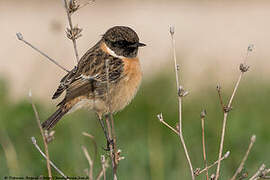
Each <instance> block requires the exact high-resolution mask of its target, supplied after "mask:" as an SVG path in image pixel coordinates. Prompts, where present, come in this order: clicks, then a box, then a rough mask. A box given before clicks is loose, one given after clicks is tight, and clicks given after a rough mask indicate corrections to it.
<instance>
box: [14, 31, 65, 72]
mask: <svg viewBox="0 0 270 180" xmlns="http://www.w3.org/2000/svg"><path fill="white" fill-rule="evenodd" d="M16 35H17V38H18V40H20V41H22V42H24V43H25V44H26V45H28V46H30V47H31V48H32V49H34V50H35V51H37V52H39V53H40V54H41V55H43V56H44V57H46V58H47V59H48V60H49V61H51V62H52V63H54V64H55V65H57V66H58V67H59V68H61V69H62V70H64V71H66V72H69V71H68V70H67V69H66V68H64V67H63V66H61V65H60V64H59V63H58V62H56V61H55V60H54V59H52V58H50V57H49V56H48V55H47V54H46V53H44V52H42V51H41V50H39V49H38V48H37V47H35V46H34V45H33V44H31V43H30V42H28V41H26V40H25V39H24V38H23V35H22V33H17V34H16Z"/></svg>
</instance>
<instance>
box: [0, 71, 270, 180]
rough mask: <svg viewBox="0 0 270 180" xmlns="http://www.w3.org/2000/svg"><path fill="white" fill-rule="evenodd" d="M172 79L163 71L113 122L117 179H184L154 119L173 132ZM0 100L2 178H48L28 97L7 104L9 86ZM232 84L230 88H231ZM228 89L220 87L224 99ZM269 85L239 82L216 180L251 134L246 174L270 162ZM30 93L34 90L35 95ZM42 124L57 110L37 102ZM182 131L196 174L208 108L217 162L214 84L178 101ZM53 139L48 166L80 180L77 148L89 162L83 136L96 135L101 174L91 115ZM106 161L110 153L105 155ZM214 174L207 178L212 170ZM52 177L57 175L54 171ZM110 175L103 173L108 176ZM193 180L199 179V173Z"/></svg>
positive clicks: (82, 114) (209, 139)
mask: <svg viewBox="0 0 270 180" xmlns="http://www.w3.org/2000/svg"><path fill="white" fill-rule="evenodd" d="M171 77H174V74H173V73H164V74H161V75H160V76H159V77H156V78H154V79H152V80H147V81H144V82H143V84H142V86H141V88H140V90H139V92H138V94H137V96H136V98H135V99H134V101H132V103H131V104H130V105H129V106H128V107H127V108H126V109H125V110H123V111H122V112H119V113H118V114H117V115H116V116H115V126H116V133H117V137H118V147H119V148H120V149H121V150H122V155H123V156H124V157H125V160H122V161H121V163H120V166H119V179H134V180H137V179H153V180H163V179H171V180H174V179H179V178H181V179H189V176H190V175H189V169H188V166H187V163H186V159H185V156H184V154H183V150H182V148H181V146H180V143H179V139H178V137H177V136H176V135H175V134H173V133H172V132H171V131H170V130H168V128H166V127H165V126H164V125H162V124H161V123H160V122H159V121H158V119H157V118H156V115H157V114H158V113H160V112H162V113H163V117H164V119H165V120H166V121H167V122H168V123H169V124H171V125H172V126H174V125H175V124H176V122H177V116H178V115H177V101H176V96H175V81H174V79H173V78H171ZM0 84H1V86H0V88H1V91H0V92H1V94H0V103H1V104H0V106H1V109H0V132H1V135H0V143H1V147H0V164H1V168H0V175H1V176H4V175H18V176H25V175H35V176H39V175H41V174H46V173H47V172H46V161H45V160H44V158H42V157H41V155H40V154H39V152H38V151H37V150H36V149H35V148H34V146H33V145H32V143H31V140H30V137H31V136H35V137H36V138H37V140H38V144H39V145H40V146H41V147H43V145H42V140H41V136H40V133H39V129H38V127H37V124H36V120H35V118H34V114H33V110H32V107H31V104H30V102H29V100H28V99H25V100H22V101H19V102H16V103H14V102H11V101H10V100H9V99H8V98H7V94H8V85H7V84H6V83H5V81H1V83H0ZM232 86H233V82H232ZM231 90H232V88H228V89H227V88H225V89H224V91H225V92H223V95H224V99H225V98H227V97H228V96H229V95H230V93H231ZM269 92H270V86H269V85H268V86H267V85H265V84H263V83H262V84H260V83H258V81H257V80H255V79H252V78H251V79H247V78H244V79H243V83H242V84H241V85H240V88H239V91H238V92H237V95H236V97H235V101H234V103H233V110H232V111H231V113H230V115H229V119H228V126H227V133H226V137H225V148H224V151H228V150H229V151H231V155H230V156H229V158H228V159H227V160H225V161H223V163H222V166H221V167H222V171H221V172H222V179H227V178H229V177H230V176H232V174H233V172H234V171H235V169H236V168H237V167H238V165H239V163H240V160H241V159H242V157H243V155H244V153H245V151H246V149H247V147H248V144H249V139H250V137H251V135H252V134H256V135H257V141H256V143H255V146H254V148H253V149H252V151H251V154H250V156H249V158H248V160H247V163H246V166H245V171H247V172H248V173H249V174H250V175H251V174H252V173H254V172H255V171H256V169H257V168H258V167H259V166H260V165H261V164H262V163H266V164H267V165H268V164H270V163H269V161H270V156H269V150H270V144H269V138H270V133H269V129H268V128H269V127H270V126H269V125H270V122H269V98H270V93H269ZM33 95H34V92H33ZM36 104H37V107H38V111H39V114H40V116H41V119H42V120H45V119H46V118H47V117H48V116H49V115H50V114H51V113H52V112H53V111H54V110H55V107H49V106H48V105H46V104H44V103H41V102H36ZM183 107H184V111H183V126H184V128H183V131H184V137H185V140H186V144H187V147H188V149H189V153H190V156H191V160H192V162H193V165H194V167H195V168H197V167H203V160H202V159H203V158H202V145H201V144H202V143H201V121H200V116H199V115H200V112H201V110H202V109H203V108H205V109H206V110H207V118H206V145H207V147H206V148H207V155H208V161H209V162H213V161H215V160H216V159H217V156H218V154H217V152H218V142H219V138H220V132H221V123H222V117H223V114H222V112H221V108H220V105H219V101H218V96H217V93H216V90H215V86H214V85H213V86H212V87H206V88H205V87H202V88H201V90H200V93H196V94H192V93H191V94H190V95H189V96H187V97H185V99H184V106H183ZM54 130H55V131H56V133H55V139H54V140H53V142H51V143H50V144H49V151H50V157H51V160H53V162H54V163H55V164H56V165H57V166H58V167H59V168H60V169H61V170H62V171H63V172H64V173H66V175H68V176H78V175H80V176H84V175H85V173H84V169H87V167H88V164H87V161H86V159H85V157H84V155H83V152H82V150H81V146H82V145H85V146H86V147H87V148H88V150H89V151H90V152H91V155H92V158H94V146H93V144H92V143H91V142H90V140H89V139H88V138H86V137H84V136H82V132H83V131H85V132H88V133H90V134H92V135H94V136H95V139H96V142H97V146H98V155H97V156H96V157H95V158H96V159H95V169H94V173H95V174H97V173H98V172H99V170H100V155H101V154H105V155H106V152H105V151H104V150H103V149H102V148H103V147H105V139H104V137H103V132H102V130H101V128H100V126H99V124H98V121H97V119H96V117H95V116H94V114H93V113H89V112H87V111H84V110H81V111H78V112H75V113H73V114H70V115H67V116H66V117H64V118H63V119H62V120H61V121H60V123H58V124H57V126H56V127H55V128H54ZM106 156H107V157H108V155H106ZM214 170H215V168H213V169H211V171H210V172H214ZM53 172H54V174H55V175H57V173H55V171H53ZM110 172H111V170H110V169H109V170H108V171H107V175H108V176H110V174H111V173H110ZM198 179H205V176H204V175H200V177H199V178H198Z"/></svg>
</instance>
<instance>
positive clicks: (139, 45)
mask: <svg viewBox="0 0 270 180" xmlns="http://www.w3.org/2000/svg"><path fill="white" fill-rule="evenodd" d="M143 46H146V44H144V43H140V42H139V43H138V47H143Z"/></svg>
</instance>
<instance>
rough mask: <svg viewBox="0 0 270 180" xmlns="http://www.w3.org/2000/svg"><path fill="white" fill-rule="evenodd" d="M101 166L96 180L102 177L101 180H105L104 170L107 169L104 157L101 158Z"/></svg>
mask: <svg viewBox="0 0 270 180" xmlns="http://www.w3.org/2000/svg"><path fill="white" fill-rule="evenodd" d="M101 165H102V169H101V171H100V172H99V174H98V176H97V178H96V180H100V179H101V177H102V176H103V180H106V169H107V168H108V162H107V161H106V159H105V156H104V155H102V156H101Z"/></svg>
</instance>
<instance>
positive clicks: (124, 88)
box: [111, 58, 142, 112]
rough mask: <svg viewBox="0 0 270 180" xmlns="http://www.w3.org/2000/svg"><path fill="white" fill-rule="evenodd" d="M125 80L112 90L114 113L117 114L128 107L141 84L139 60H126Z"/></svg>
mask: <svg viewBox="0 0 270 180" xmlns="http://www.w3.org/2000/svg"><path fill="white" fill-rule="evenodd" d="M123 61H124V71H123V76H124V77H123V78H122V79H121V81H120V82H119V83H117V84H115V87H113V90H112V96H111V97H112V101H111V103H112V111H113V112H117V111H120V110H122V109H123V108H124V107H125V106H127V105H128V104H129V103H130V101H131V100H132V99H133V98H134V96H135V95H136V92H137V90H138V89H139V86H140V84H141V80H142V71H141V66H140V62H139V59H138V58H124V59H123Z"/></svg>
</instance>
